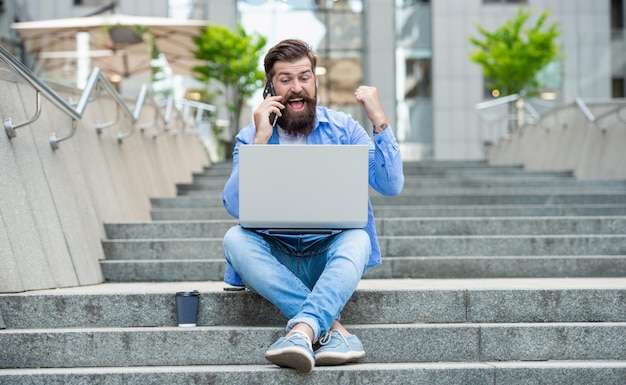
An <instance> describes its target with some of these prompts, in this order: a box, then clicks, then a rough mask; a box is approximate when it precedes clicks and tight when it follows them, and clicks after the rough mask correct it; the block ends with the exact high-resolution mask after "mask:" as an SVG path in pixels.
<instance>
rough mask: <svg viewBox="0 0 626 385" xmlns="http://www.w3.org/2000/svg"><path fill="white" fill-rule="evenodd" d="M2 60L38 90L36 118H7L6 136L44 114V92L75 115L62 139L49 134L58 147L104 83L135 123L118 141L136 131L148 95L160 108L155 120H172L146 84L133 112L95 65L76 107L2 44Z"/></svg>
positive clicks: (100, 125)
mask: <svg viewBox="0 0 626 385" xmlns="http://www.w3.org/2000/svg"><path fill="white" fill-rule="evenodd" d="M0 60H2V61H3V62H4V63H6V64H7V65H8V66H9V68H10V69H12V70H13V71H15V72H17V73H18V74H19V75H20V76H21V77H22V78H24V80H26V81H27V82H28V83H29V84H30V85H31V86H32V87H33V88H35V90H36V113H35V115H34V116H33V117H31V118H30V119H28V120H27V121H24V122H21V123H18V124H13V122H12V121H11V119H10V118H6V119H4V129H5V132H6V134H7V136H8V137H9V138H10V139H12V138H14V137H15V136H16V131H15V130H16V129H18V128H20V127H23V126H25V125H27V124H30V123H32V122H34V121H35V120H37V119H38V118H39V116H40V113H41V94H43V96H44V97H46V99H48V100H49V101H51V102H52V103H53V104H54V105H55V106H57V107H58V108H59V109H60V110H61V111H63V112H65V113H66V114H67V115H69V116H70V118H72V128H71V130H70V132H69V133H68V134H67V135H65V136H63V137H61V138H57V136H56V134H55V133H52V134H51V135H50V137H49V142H50V146H51V147H52V149H53V150H56V149H58V148H59V143H60V142H62V141H64V140H67V139H69V138H71V137H72V136H74V134H75V132H76V127H77V124H78V120H80V119H82V117H83V114H84V112H85V109H86V107H87V104H89V102H91V101H93V98H91V96H92V93H94V92H97V93H99V88H98V87H97V86H98V85H99V84H100V85H102V86H103V87H104V89H105V90H106V91H108V93H109V94H110V95H111V96H112V97H113V99H114V101H115V102H116V103H117V108H118V109H121V110H122V111H123V112H124V113H125V115H126V116H127V117H128V118H129V119H130V121H131V122H132V128H133V129H132V130H131V131H130V132H127V133H123V132H122V131H120V132H119V133H118V134H117V139H118V141H119V142H121V141H122V140H123V139H125V138H127V137H129V136H130V135H132V133H133V132H134V128H135V125H136V123H137V121H138V120H139V117H140V115H141V110H142V108H143V105H144V103H145V99H146V96H147V97H148V99H149V100H151V101H152V103H153V104H154V106H155V109H156V110H157V112H156V113H155V120H156V115H158V116H160V118H161V119H162V120H163V122H164V123H165V124H166V125H167V124H168V123H169V122H168V121H167V120H166V119H165V117H164V116H163V114H162V112H161V111H160V109H159V108H158V105H157V104H156V103H155V101H154V97H153V96H152V93H150V92H149V91H148V89H147V86H146V85H143V86H142V88H141V91H140V93H139V97H138V99H137V104H136V105H135V109H134V111H131V110H130V108H129V107H128V105H127V104H126V102H125V101H124V98H123V97H122V96H121V95H120V94H119V93H118V92H117V90H116V89H115V87H113V85H112V84H111V83H110V82H109V80H108V79H107V78H106V76H104V74H103V73H102V71H101V70H100V69H99V68H97V67H96V68H94V69H93V70H92V72H91V74H90V75H89V78H88V79H87V83H86V85H85V88H84V89H83V92H82V94H81V97H80V99H79V101H78V103H77V104H76V107H73V106H72V105H71V104H70V103H68V102H66V101H65V100H63V99H62V98H61V97H60V96H59V95H58V94H57V93H56V92H55V91H54V90H52V89H51V88H50V87H49V86H48V85H46V84H45V83H44V82H42V81H41V80H40V79H39V78H38V77H37V76H36V75H35V74H33V73H32V71H31V70H30V69H28V68H27V67H26V66H25V65H24V64H22V63H21V62H20V61H19V60H17V59H16V58H15V57H14V56H13V55H11V54H10V53H9V52H8V51H7V50H6V49H4V48H3V47H2V46H0ZM117 114H118V115H119V110H118V111H117ZM117 120H118V119H116V120H115V121H114V122H108V123H103V124H96V127H95V129H96V132H98V133H99V132H100V131H101V130H102V128H105V127H109V126H112V125H113V124H114V123H115V122H116V121H117Z"/></svg>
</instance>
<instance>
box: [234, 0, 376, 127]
mask: <svg viewBox="0 0 626 385" xmlns="http://www.w3.org/2000/svg"><path fill="white" fill-rule="evenodd" d="M237 10H238V13H239V20H240V22H241V24H242V25H243V26H244V28H245V29H246V31H249V32H253V31H254V32H258V33H260V34H262V35H264V36H266V37H267V38H268V42H267V46H266V49H269V48H270V47H271V46H273V45H274V44H276V43H278V42H279V41H281V40H283V39H286V38H291V37H296V38H299V39H302V40H304V41H306V42H307V43H309V44H310V45H311V47H312V48H313V50H314V51H315V53H316V54H317V56H318V63H317V70H318V85H319V87H318V98H319V101H320V104H321V105H325V106H329V107H331V108H337V109H341V110H342V111H345V112H346V113H350V114H352V115H353V116H354V117H355V118H357V119H359V118H360V117H361V116H362V114H363V112H362V108H360V106H358V105H357V103H356V101H355V100H354V90H355V89H356V88H357V87H358V86H359V85H360V84H361V82H362V79H363V51H364V42H363V1H362V0H334V1H333V0H239V1H238V2H237ZM294 31H297V32H295V34H294Z"/></svg>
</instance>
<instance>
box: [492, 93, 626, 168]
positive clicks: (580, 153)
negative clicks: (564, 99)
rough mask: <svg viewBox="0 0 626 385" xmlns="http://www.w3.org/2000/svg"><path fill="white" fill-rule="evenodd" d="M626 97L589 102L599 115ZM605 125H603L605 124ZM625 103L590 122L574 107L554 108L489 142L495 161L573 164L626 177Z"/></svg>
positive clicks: (557, 165) (546, 165)
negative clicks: (534, 121)
mask: <svg viewBox="0 0 626 385" xmlns="http://www.w3.org/2000/svg"><path fill="white" fill-rule="evenodd" d="M620 103H621V105H622V106H623V105H624V104H625V103H626V100H617V101H613V102H607V103H594V104H589V103H588V104H589V108H590V110H591V112H592V113H593V114H594V115H595V116H596V117H599V116H601V115H602V113H603V112H606V111H609V110H611V109H613V108H614V107H615V106H616V105H619V104H620ZM603 129H605V130H603ZM625 144H626V107H624V108H622V109H621V111H620V114H619V115H618V114H616V113H613V114H611V115H608V116H607V117H606V118H604V119H601V120H600V121H599V122H598V121H596V123H591V122H589V120H587V119H586V118H585V117H584V115H583V114H582V113H581V111H580V110H579V109H578V108H576V107H573V106H572V107H570V108H567V109H565V110H563V111H560V112H558V113H556V114H555V113H551V114H549V115H547V116H546V117H544V118H543V120H542V121H541V122H540V123H539V124H537V125H534V126H524V127H523V128H522V130H521V131H519V132H517V133H515V134H513V135H512V136H511V137H510V138H509V139H507V140H505V141H502V142H500V143H498V144H497V145H495V146H492V147H490V148H488V150H487V158H488V160H489V162H490V163H492V164H523V165H524V167H525V168H527V169H529V170H574V172H575V174H576V176H577V177H578V178H581V179H592V178H620V179H621V178H626V167H625V166H624V165H626V151H624V145H625Z"/></svg>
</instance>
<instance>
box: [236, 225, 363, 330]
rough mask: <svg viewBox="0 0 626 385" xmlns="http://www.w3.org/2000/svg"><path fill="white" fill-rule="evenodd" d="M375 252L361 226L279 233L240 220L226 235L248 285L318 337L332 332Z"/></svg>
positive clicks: (288, 325)
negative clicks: (268, 232) (333, 231)
mask: <svg viewBox="0 0 626 385" xmlns="http://www.w3.org/2000/svg"><path fill="white" fill-rule="evenodd" d="M370 252H371V246H370V239H369V236H368V234H367V233H366V232H365V231H364V230H361V229H353V230H352V229H351V230H343V231H341V232H338V233H336V234H333V235H324V236H321V235H296V236H293V235H292V236H275V235H266V234H261V233H259V232H256V231H252V230H247V229H244V228H243V227H241V226H235V227H232V228H230V229H229V230H228V232H227V233H226V235H225V236H224V255H225V256H226V260H227V261H228V262H229V263H230V264H231V266H232V267H233V268H234V269H235V271H237V273H239V275H240V276H241V278H242V279H243V282H244V283H245V284H246V287H247V288H248V289H250V290H251V291H253V292H255V293H257V294H259V295H261V296H262V297H264V298H266V299H267V300H268V301H270V302H271V303H273V304H274V305H275V306H276V307H278V308H279V309H280V311H281V312H282V313H283V314H284V315H285V316H286V317H287V318H289V322H288V323H287V328H286V330H287V331H289V330H291V328H292V327H293V326H294V325H296V324H298V323H301V322H304V323H306V324H307V325H309V326H310V327H311V329H313V332H314V334H315V339H317V338H318V337H319V336H320V335H322V334H324V333H326V332H327V331H328V330H329V329H330V327H331V326H332V324H333V322H334V320H336V319H339V313H340V312H341V310H342V309H343V307H344V306H345V305H346V303H347V302H348V300H349V299H350V297H351V296H352V294H353V293H354V291H355V290H356V287H357V285H358V283H359V281H360V280H361V277H362V276H363V272H364V271H365V266H366V264H367V261H368V259H369V255H370Z"/></svg>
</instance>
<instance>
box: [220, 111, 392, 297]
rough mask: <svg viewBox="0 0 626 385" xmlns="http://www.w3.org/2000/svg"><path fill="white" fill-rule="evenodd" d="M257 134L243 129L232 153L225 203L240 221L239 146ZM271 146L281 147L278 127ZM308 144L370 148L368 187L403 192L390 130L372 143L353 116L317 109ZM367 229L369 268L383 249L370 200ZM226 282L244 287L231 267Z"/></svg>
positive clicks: (377, 262)
mask: <svg viewBox="0 0 626 385" xmlns="http://www.w3.org/2000/svg"><path fill="white" fill-rule="evenodd" d="M255 134H256V128H255V126H254V123H251V124H249V125H248V126H246V127H244V128H243V129H242V130H241V131H240V132H239V134H237V137H236V140H237V142H236V144H235V149H234V151H233V168H232V172H231V174H230V178H229V179H228V181H227V182H226V185H225V186H224V191H223V192H222V200H223V202H224V207H225V208H226V211H228V213H229V214H230V215H232V216H233V217H235V218H239V169H238V166H239V146H240V145H242V144H251V143H252V142H253V140H254V136H255ZM268 144H280V143H279V140H278V131H277V129H276V128H275V129H274V132H273V133H272V136H271V138H270V140H269V143H268ZM307 144H365V145H368V146H369V184H370V186H371V187H372V188H373V189H374V190H376V191H377V192H379V193H380V194H381V195H385V196H396V195H398V194H400V191H402V187H403V185H404V174H403V171H402V158H401V154H400V149H399V148H398V143H397V142H396V138H395V136H394V134H393V131H392V130H391V128H390V127H389V128H387V129H386V130H384V131H382V132H381V133H379V134H374V137H373V140H372V138H371V137H370V136H369V135H368V133H367V132H366V131H365V129H363V127H361V125H360V124H359V123H358V122H357V121H356V120H354V119H353V118H352V117H351V116H350V115H347V114H345V113H343V112H338V111H334V110H330V109H328V108H326V107H319V106H318V107H317V114H316V117H315V128H314V129H313V131H312V132H311V133H310V134H309V136H308V137H307ZM364 230H365V231H366V232H367V234H368V235H369V237H370V241H371V246H372V253H371V255H370V258H369V261H368V264H367V267H373V266H378V265H380V264H381V263H382V260H381V254H380V246H379V244H378V238H377V235H376V223H375V221H374V212H373V210H372V204H371V202H370V201H369V200H368V221H367V225H366V226H365V228H364ZM224 282H226V283H227V284H229V285H235V286H243V282H242V281H241V278H240V277H239V275H238V274H237V273H236V272H235V271H234V269H233V268H232V267H231V266H230V265H227V266H226V272H225V274H224Z"/></svg>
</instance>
